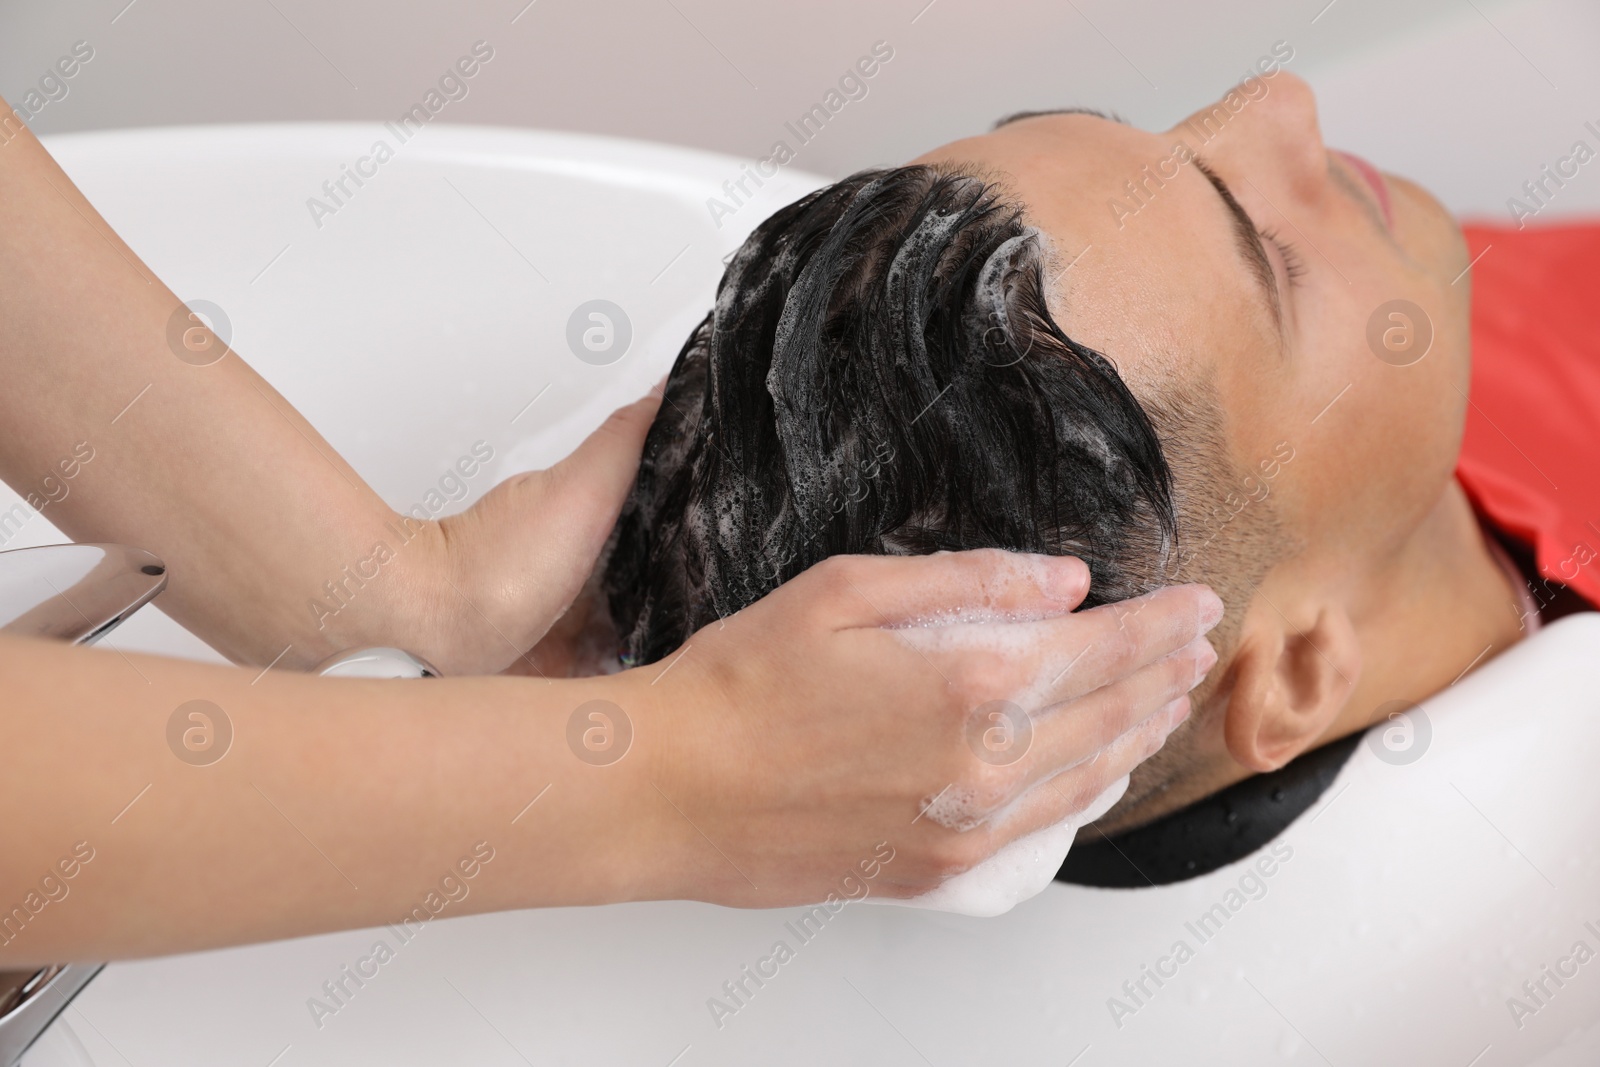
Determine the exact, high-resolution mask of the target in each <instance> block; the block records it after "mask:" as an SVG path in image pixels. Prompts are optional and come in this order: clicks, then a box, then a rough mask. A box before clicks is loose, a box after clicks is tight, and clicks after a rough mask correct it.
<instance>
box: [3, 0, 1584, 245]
mask: <svg viewBox="0 0 1600 1067" xmlns="http://www.w3.org/2000/svg"><path fill="white" fill-rule="evenodd" d="M480 38H481V39H483V40H486V41H488V42H489V43H490V44H491V45H492V46H493V47H494V48H495V59H494V61H493V62H492V63H491V64H490V65H489V66H488V67H486V68H485V69H484V71H483V72H482V74H480V75H479V76H478V77H477V78H476V79H474V80H473V82H472V84H471V94H470V96H468V97H467V98H466V99H465V100H463V101H461V102H460V103H458V104H452V105H451V106H450V107H449V108H448V109H447V110H446V113H445V115H444V116H443V120H445V121H451V122H472V123H487V124H500V125H511V126H533V127H547V128H558V129H572V130H583V131H588V132H595V133H606V134H615V135H622V136H629V137H640V138H647V139H650V140H656V141H665V142H671V143H676V144H684V145H691V146H696V147H703V148H710V149H716V150H721V151H726V152H731V153H736V154H740V155H746V156H751V157H755V156H758V155H763V154H765V153H766V151H767V149H768V147H769V146H770V145H771V143H772V141H773V140H774V139H775V138H777V137H779V136H781V135H782V133H783V129H782V127H783V123H784V122H785V120H788V119H792V118H794V117H796V116H797V115H799V114H800V113H801V112H803V111H804V110H806V108H808V107H809V106H810V105H811V104H812V103H814V102H816V101H817V100H819V99H820V98H821V97H822V95H823V94H824V93H825V92H826V91H827V90H828V88H830V87H831V86H832V85H833V83H834V82H835V81H836V79H837V78H838V76H839V75H840V73H842V72H843V71H844V70H845V68H846V67H847V66H848V65H849V64H851V63H852V62H853V61H854V60H855V59H856V58H857V57H859V56H861V55H863V54H865V53H866V52H867V51H868V50H869V49H870V47H871V46H872V44H873V42H875V41H878V40H883V41H887V42H888V43H889V44H890V45H892V47H893V48H894V50H895V58H894V59H893V61H892V62H890V63H889V64H887V65H886V66H885V67H884V69H883V70H882V71H881V73H880V74H879V75H878V76H877V77H875V78H874V79H873V80H872V82H871V83H870V92H869V94H868V96H867V97H866V98H865V99H863V100H860V101H858V102H855V103H852V104H850V105H849V106H848V107H847V108H846V109H845V110H844V111H843V112H841V113H840V114H839V115H838V116H837V117H836V118H835V119H834V121H832V122H831V123H830V124H829V125H828V127H827V129H826V130H825V131H824V132H823V134H822V135H821V136H819V137H818V138H817V139H816V140H814V141H813V142H811V143H810V144H808V145H806V146H805V147H804V148H803V149H802V150H801V153H800V157H799V159H798V160H797V161H796V163H797V165H798V166H801V167H804V168H806V169H808V170H812V171H818V172H821V173H824V174H832V175H841V174H844V173H847V172H848V171H850V170H853V169H855V168H858V167H861V166H866V165H869V164H874V163H893V162H898V161H900V160H903V159H905V158H908V157H910V156H913V155H916V154H918V153H919V152H921V151H923V150H925V149H926V148H928V147H930V146H932V145H934V144H936V143H938V142H941V141H945V140H949V139H951V138H953V137H957V136H961V135H963V134H966V133H970V132H972V131H975V130H978V129H981V128H982V127H984V126H985V125H987V124H988V123H989V122H990V121H992V120H993V119H994V118H996V117H997V116H999V115H1001V114H1003V113H1007V112H1010V111H1013V110H1018V109H1022V108H1029V107H1041V106H1051V105H1061V104H1085V105H1092V106H1099V107H1105V108H1110V109H1114V110H1116V111H1117V112H1119V113H1121V114H1122V115H1124V116H1126V117H1127V118H1129V119H1131V120H1132V121H1134V122H1135V123H1137V124H1139V125H1143V126H1157V125H1166V124H1168V123H1170V122H1172V121H1174V120H1175V119H1176V118H1178V117H1181V116H1182V115H1183V114H1185V113H1186V112H1188V111H1189V110H1190V109H1192V108H1193V107H1195V106H1197V105H1198V104H1199V103H1202V102H1204V101H1207V100H1210V99H1212V98H1214V97H1215V96H1217V95H1220V93H1221V92H1222V91H1223V90H1224V89H1225V88H1226V87H1227V86H1228V85H1230V84H1232V83H1233V82H1234V81H1235V80H1237V79H1238V78H1239V77H1240V76H1241V74H1242V73H1243V71H1244V69H1245V67H1246V65H1247V64H1249V63H1251V62H1252V61H1253V60H1254V59H1255V58H1256V57H1257V56H1260V55H1262V54H1263V53H1265V52H1266V51H1267V50H1268V48H1269V47H1270V46H1271V44H1272V42H1274V41H1276V40H1279V39H1282V40H1287V41H1288V42H1290V43H1291V44H1292V45H1293V47H1294V49H1295V53H1296V56H1295V60H1294V62H1293V64H1292V65H1291V69H1294V70H1297V71H1299V72H1300V73H1302V74H1305V75H1307V76H1308V77H1310V78H1311V79H1312V81H1313V84H1314V85H1316V86H1317V87H1318V89H1319V92H1320V94H1321V96H1322V100H1323V114H1324V126H1325V128H1326V131H1327V133H1328V137H1329V140H1330V142H1332V143H1335V144H1338V145H1341V146H1343V147H1348V148H1351V149H1353V150H1356V151H1359V152H1362V153H1363V154H1366V155H1369V156H1371V157H1372V158H1373V159H1374V160H1375V161H1376V162H1377V163H1378V164H1379V165H1380V166H1382V167H1384V168H1385V169H1390V170H1395V171H1398V172H1401V173H1405V174H1407V175H1409V176H1411V177H1414V178H1417V179H1419V180H1421V181H1423V182H1424V183H1425V184H1427V185H1429V186H1430V187H1431V188H1433V189H1435V190H1436V191H1438V192H1439V193H1440V194H1441V195H1442V196H1443V198H1444V199H1445V201H1446V202H1447V203H1449V204H1450V205H1451V206H1453V207H1455V208H1457V209H1458V210H1465V211H1470V212H1474V213H1477V214H1483V215H1489V216H1491V217H1493V216H1496V215H1498V216H1500V217H1506V206H1505V200H1506V198H1507V197H1508V196H1511V195H1513V194H1515V193H1516V192H1517V189H1518V187H1519V186H1520V185H1521V183H1522V182H1523V181H1525V180H1527V179H1528V178H1530V177H1532V176H1534V175H1535V174H1536V173H1537V171H1538V168H1539V167H1540V165H1541V164H1544V163H1548V162H1553V161H1554V159H1555V158H1556V157H1557V156H1559V155H1562V154H1564V153H1565V152H1567V151H1568V150H1569V149H1570V147H1571V144H1572V142H1573V141H1574V140H1575V139H1577V138H1579V137H1581V136H1586V131H1585V130H1584V129H1583V121H1584V120H1585V119H1590V120H1595V121H1596V126H1597V127H1600V4H1597V3H1596V2H1595V0H1520V2H1517V0H1333V2H1332V3H1331V4H1329V3H1328V0H1209V2H1203V0H933V2H932V3H931V4H930V3H929V2H928V0H785V2H778V0H765V2H761V0H534V2H533V3H531V4H529V3H528V0H455V2H443V0H436V2H426V0H236V2H231V3H216V2H209V3H208V2H204V0H133V2H132V3H131V4H130V3H129V2H128V0H0V93H3V94H4V95H5V96H6V97H7V99H8V100H10V101H11V102H12V103H13V104H15V103H17V102H18V100H20V99H21V98H22V97H23V96H24V94H25V93H26V92H27V91H28V89H29V88H30V87H31V86H33V85H34V84H35V83H36V82H37V80H38V78H39V77H40V75H42V74H44V73H45V72H46V71H47V70H48V69H49V67H50V65H51V64H52V63H53V62H54V61H55V60H56V58H57V57H58V56H60V55H62V54H64V53H66V52H67V51H68V50H69V49H70V48H71V46H72V44H73V43H74V42H75V41H77V40H87V41H89V42H90V43H91V44H92V45H93V47H94V49H95V58H94V60H93V61H92V62H91V63H90V64H88V65H87V66H85V67H84V68H83V70H82V71H81V72H80V73H79V74H78V76H77V77H75V78H74V79H73V80H72V81H71V82H70V83H69V89H70V92H69V95H68V96H67V97H66V98H65V99H62V100H59V101H56V102H52V103H50V104H49V105H47V106H46V107H45V108H44V109H43V110H42V111H41V112H40V113H39V114H38V115H37V116H35V117H34V118H33V120H32V122H33V125H34V128H35V129H36V131H38V132H40V133H50V132H61V131H68V130H83V129H95V128H103V127H119V126H142V125H165V124H174V123H200V122H239V121H259V120H284V119H356V118H359V119H381V118H390V117H393V116H394V115H397V114H398V113H400V112H401V111H403V110H404V109H405V108H407V107H408V106H410V105H411V104H412V103H414V102H416V101H417V100H418V99H419V98H420V97H421V95H422V94H423V93H424V92H425V91H426V90H427V88H428V87H429V86H430V85H432V84H433V82H434V81H435V79H436V78H437V77H438V76H439V74H440V73H442V72H443V71H444V70H445V68H446V67H447V65H449V64H450V63H451V62H453V61H454V60H455V59H456V58H457V57H458V56H460V55H462V54H464V53H465V52H466V51H467V49H468V47H469V46H470V45H471V43H472V42H473V41H475V40H478V39H480ZM1587 136H1588V138H1589V139H1590V140H1591V142H1595V143H1594V145H1593V146H1594V147H1600V138H1596V137H1594V135H1587ZM1591 169H1592V170H1593V171H1594V173H1589V172H1588V171H1585V172H1584V173H1583V174H1582V175H1581V176H1580V178H1579V179H1576V180H1574V181H1573V182H1572V183H1571V187H1570V188H1569V189H1567V190H1563V191H1562V193H1561V196H1560V198H1559V202H1558V203H1556V204H1555V205H1553V206H1552V211H1551V214H1554V213H1556V212H1557V211H1564V212H1569V211H1574V210H1590V211H1593V210H1597V209H1600V165H1597V166H1595V167H1593V168H1591Z"/></svg>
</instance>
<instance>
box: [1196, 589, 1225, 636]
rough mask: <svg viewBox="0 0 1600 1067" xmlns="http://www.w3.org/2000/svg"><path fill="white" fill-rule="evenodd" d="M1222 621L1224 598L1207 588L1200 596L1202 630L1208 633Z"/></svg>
mask: <svg viewBox="0 0 1600 1067" xmlns="http://www.w3.org/2000/svg"><path fill="white" fill-rule="evenodd" d="M1221 621H1222V598H1221V597H1219V596H1217V594H1215V593H1213V592H1212V591H1211V590H1209V589H1207V590H1206V591H1205V592H1204V593H1203V594H1201V597H1200V632H1201V633H1206V632H1207V631H1209V630H1210V629H1211V628H1212V627H1214V626H1216V625H1217V623H1219V622H1221Z"/></svg>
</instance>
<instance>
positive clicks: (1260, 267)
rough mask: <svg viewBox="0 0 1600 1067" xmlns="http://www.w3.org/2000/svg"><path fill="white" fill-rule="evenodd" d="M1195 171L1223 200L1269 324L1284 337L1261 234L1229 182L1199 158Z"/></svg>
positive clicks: (1275, 287) (1274, 283)
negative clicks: (1259, 287)
mask: <svg viewBox="0 0 1600 1067" xmlns="http://www.w3.org/2000/svg"><path fill="white" fill-rule="evenodd" d="M1194 165H1195V169H1196V170H1198V171H1199V172H1200V173H1201V174H1204V175H1205V176H1206V181H1208V182H1210V183H1211V188H1213V189H1215V190H1216V191H1217V195H1218V196H1220V197H1222V203H1223V205H1224V206H1225V207H1227V209H1228V214H1229V216H1230V217H1231V218H1232V220H1233V233H1234V236H1235V238H1237V240H1238V243H1239V250H1240V251H1241V252H1243V253H1244V258H1245V262H1247V263H1249V264H1250V273H1251V274H1254V275H1255V276H1256V281H1257V282H1259V283H1260V285H1261V295H1262V297H1263V298H1265V300H1266V302H1267V307H1268V309H1269V310H1270V311H1271V312H1272V321H1273V322H1275V323H1276V324H1277V326H1278V335H1279V336H1280V337H1281V336H1282V335H1283V332H1284V331H1283V302H1282V300H1281V299H1280V298H1279V295H1278V276H1277V275H1276V274H1274V273H1273V270H1272V260H1270V259H1268V258H1267V246H1266V245H1265V244H1263V243H1262V241H1261V233H1260V231H1258V230H1257V229H1256V224H1255V223H1254V222H1252V221H1251V220H1250V215H1249V214H1248V213H1247V212H1246V211H1245V209H1244V208H1243V207H1240V206H1239V201H1238V200H1237V199H1235V198H1234V195H1233V190H1231V189H1229V188H1228V183H1227V182H1225V181H1223V180H1222V178H1221V177H1219V176H1218V175H1217V173H1216V172H1215V171H1213V170H1212V169H1211V168H1210V167H1208V166H1206V165H1205V163H1203V162H1202V161H1201V160H1200V158H1199V157H1198V156H1196V157H1195V160H1194Z"/></svg>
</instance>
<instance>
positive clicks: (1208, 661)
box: [1189, 637, 1217, 689]
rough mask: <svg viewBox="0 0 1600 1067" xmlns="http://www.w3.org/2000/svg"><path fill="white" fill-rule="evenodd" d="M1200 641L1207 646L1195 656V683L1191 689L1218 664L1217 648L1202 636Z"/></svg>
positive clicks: (1203, 679)
mask: <svg viewBox="0 0 1600 1067" xmlns="http://www.w3.org/2000/svg"><path fill="white" fill-rule="evenodd" d="M1200 642H1201V644H1203V645H1204V646H1205V647H1204V648H1202V649H1200V652H1199V654H1198V655H1197V656H1196V657H1195V661H1194V683H1193V684H1192V685H1190V686H1189V688H1191V689H1193V688H1194V687H1195V686H1196V685H1199V684H1200V683H1201V682H1203V681H1205V677H1206V674H1207V673H1209V672H1210V670H1211V668H1212V667H1215V666H1216V665H1217V650H1216V649H1214V648H1212V647H1211V642H1210V641H1207V640H1206V639H1205V638H1203V637H1202V638H1200Z"/></svg>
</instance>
